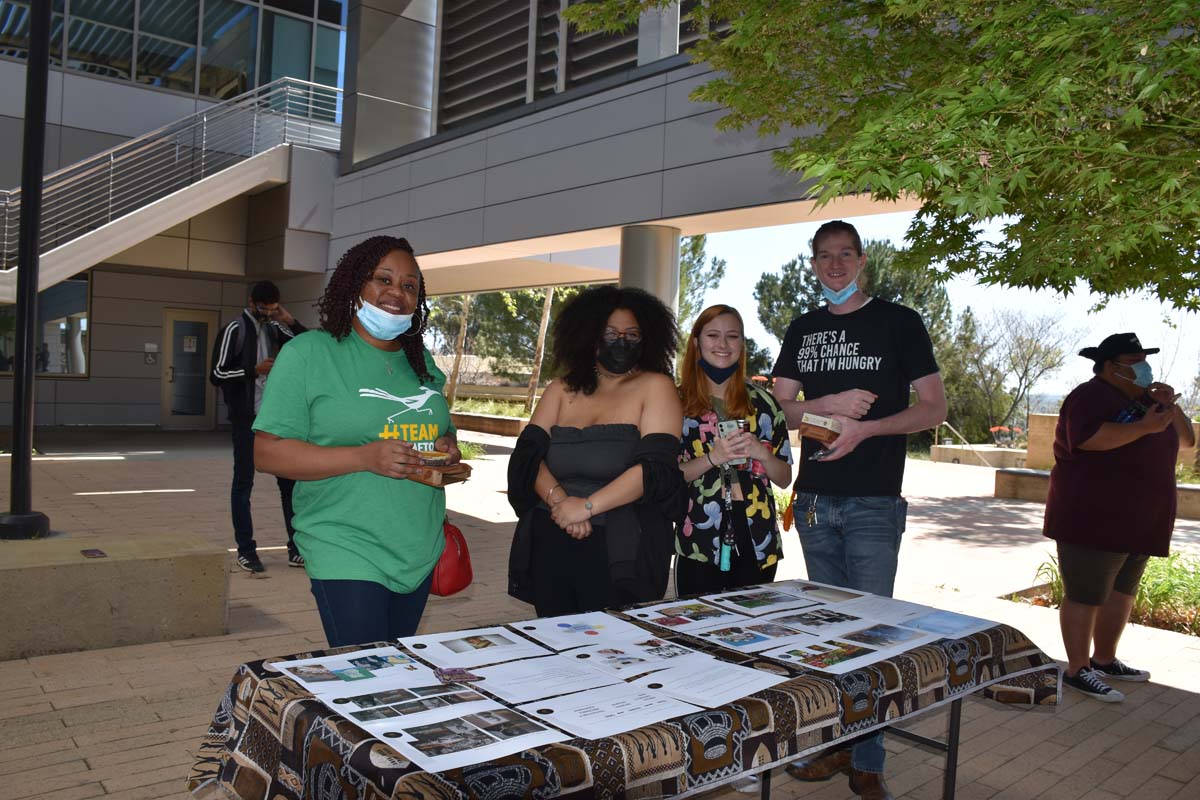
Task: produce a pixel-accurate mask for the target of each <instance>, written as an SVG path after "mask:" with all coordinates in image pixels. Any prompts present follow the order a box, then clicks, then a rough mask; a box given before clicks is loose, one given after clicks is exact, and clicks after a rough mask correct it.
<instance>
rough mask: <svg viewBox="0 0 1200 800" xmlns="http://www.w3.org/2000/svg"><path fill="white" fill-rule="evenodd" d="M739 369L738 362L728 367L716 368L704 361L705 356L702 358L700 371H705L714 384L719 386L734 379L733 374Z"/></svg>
mask: <svg viewBox="0 0 1200 800" xmlns="http://www.w3.org/2000/svg"><path fill="white" fill-rule="evenodd" d="M737 368H738V365H737V362H736V361H735V362H734V363H732V364H730V365H729V366H728V367H714V366H713V365H712V364H710V363H708V362H707V361H705V360H704V356H700V369H702V370H704V374H705V375H707V376H708V377H709V378H711V379H712V382H713V383H715V384H717V385H718V386H720V385H721V384H722V383H724V382H725V381H727V380H729V379H730V378H731V377H733V373H735V372H737Z"/></svg>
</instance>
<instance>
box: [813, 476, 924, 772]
mask: <svg viewBox="0 0 1200 800" xmlns="http://www.w3.org/2000/svg"><path fill="white" fill-rule="evenodd" d="M810 510H811V511H812V512H813V515H814V518H813V524H811V525H809V524H808V523H809V512H810ZM793 514H794V516H795V520H796V529H797V530H798V531H799V533H800V546H801V547H802V548H803V549H804V563H805V565H806V566H807V569H808V577H809V579H810V580H814V581H818V582H820V583H828V584H832V585H834V586H845V587H846V588H848V589H858V590H859V591H863V592H870V593H871V594H878V595H882V596H884V597H891V596H892V589H893V587H894V586H895V583H896V562H897V560H898V557H899V555H900V538H901V536H902V535H903V534H904V524H905V519H906V517H907V515H908V503H906V502H905V501H904V498H903V497H837V496H833V495H813V494H809V493H806V492H797V493H796V502H795V505H794V506H793ZM884 758H885V753H884V749H883V733H882V732H880V733H875V734H870V735H869V736H867V737H866V738H865V739H861V740H859V741H858V742H856V743H855V744H854V746H853V748H852V750H851V757H850V761H851V765H852V766H853V767H854V769H856V770H859V771H861V772H877V773H882V772H883V763H884Z"/></svg>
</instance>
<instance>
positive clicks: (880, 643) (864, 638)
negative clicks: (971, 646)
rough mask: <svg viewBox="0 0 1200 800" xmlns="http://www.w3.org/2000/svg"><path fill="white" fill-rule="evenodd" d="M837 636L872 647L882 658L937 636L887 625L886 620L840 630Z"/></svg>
mask: <svg viewBox="0 0 1200 800" xmlns="http://www.w3.org/2000/svg"><path fill="white" fill-rule="evenodd" d="M837 638H839V639H841V640H842V641H846V642H853V643H854V644H861V645H865V646H867V647H874V648H875V649H876V650H878V651H880V653H881V654H883V655H881V657H882V658H891V657H892V656H893V655H899V654H900V653H903V652H904V651H905V650H911V649H912V648H914V647H917V646H919V645H922V644H926V643H928V642H932V641H934V640H935V639H937V638H938V637H937V636H936V635H934V634H931V633H926V632H925V631H918V630H914V629H912V628H904V627H901V626H899V625H889V624H888V623H886V622H878V623H876V624H874V625H869V626H867V627H865V628H859V629H857V630H853V631H842V632H841V633H839V634H838V635H837Z"/></svg>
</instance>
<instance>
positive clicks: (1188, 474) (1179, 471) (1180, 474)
mask: <svg viewBox="0 0 1200 800" xmlns="http://www.w3.org/2000/svg"><path fill="white" fill-rule="evenodd" d="M1175 482H1176V483H1200V469H1196V468H1195V467H1193V466H1189V465H1187V464H1176V465H1175Z"/></svg>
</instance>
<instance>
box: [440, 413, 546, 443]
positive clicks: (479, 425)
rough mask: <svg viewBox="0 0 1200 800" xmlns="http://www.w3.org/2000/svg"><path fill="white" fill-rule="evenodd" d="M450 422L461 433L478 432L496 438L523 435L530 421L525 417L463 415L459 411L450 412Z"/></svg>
mask: <svg viewBox="0 0 1200 800" xmlns="http://www.w3.org/2000/svg"><path fill="white" fill-rule="evenodd" d="M450 420H451V421H452V422H453V423H454V427H455V428H456V429H458V430H460V431H476V432H478V433H491V434H495V435H496V436H513V437H517V436H520V435H521V431H523V430H525V426H526V425H528V424H529V420H527V419H524V418H523V417H502V416H500V415H498V414H463V413H460V412H458V411H452V412H450Z"/></svg>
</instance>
